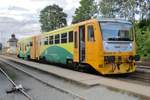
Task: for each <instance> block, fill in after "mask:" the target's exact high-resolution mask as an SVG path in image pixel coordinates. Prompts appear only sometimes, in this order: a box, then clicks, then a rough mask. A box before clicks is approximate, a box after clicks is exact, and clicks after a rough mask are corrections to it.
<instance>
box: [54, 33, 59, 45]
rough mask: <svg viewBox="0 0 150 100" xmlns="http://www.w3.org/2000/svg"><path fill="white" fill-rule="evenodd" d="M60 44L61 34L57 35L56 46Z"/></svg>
mask: <svg viewBox="0 0 150 100" xmlns="http://www.w3.org/2000/svg"><path fill="white" fill-rule="evenodd" d="M59 43H60V36H59V34H56V35H55V44H59Z"/></svg>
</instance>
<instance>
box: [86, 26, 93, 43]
mask: <svg viewBox="0 0 150 100" xmlns="http://www.w3.org/2000/svg"><path fill="white" fill-rule="evenodd" d="M87 31H88V41H94V40H95V37H94V27H93V25H89V26H88V27H87Z"/></svg>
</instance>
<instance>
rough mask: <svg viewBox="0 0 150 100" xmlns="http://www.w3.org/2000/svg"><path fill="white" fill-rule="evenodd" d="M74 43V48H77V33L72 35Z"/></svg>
mask: <svg viewBox="0 0 150 100" xmlns="http://www.w3.org/2000/svg"><path fill="white" fill-rule="evenodd" d="M74 42H75V43H74V47H75V48H77V47H78V45H77V32H75V33H74Z"/></svg>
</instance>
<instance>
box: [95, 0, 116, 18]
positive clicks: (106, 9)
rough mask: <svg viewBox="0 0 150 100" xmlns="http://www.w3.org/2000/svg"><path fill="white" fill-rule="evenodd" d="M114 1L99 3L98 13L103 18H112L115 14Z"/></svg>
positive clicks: (106, 0) (108, 0)
mask: <svg viewBox="0 0 150 100" xmlns="http://www.w3.org/2000/svg"><path fill="white" fill-rule="evenodd" d="M116 3H117V2H116V0H102V1H101V2H99V4H98V5H99V11H100V13H101V14H102V16H103V17H105V18H114V17H115V13H116V12H117V10H118V9H117V6H116V5H117V4H116Z"/></svg>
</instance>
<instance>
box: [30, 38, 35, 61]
mask: <svg viewBox="0 0 150 100" xmlns="http://www.w3.org/2000/svg"><path fill="white" fill-rule="evenodd" d="M30 46H31V50H30V58H31V59H36V37H32V41H31V43H30Z"/></svg>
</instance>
